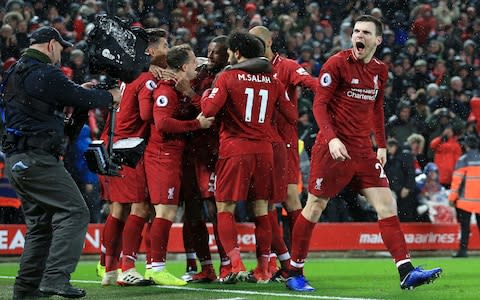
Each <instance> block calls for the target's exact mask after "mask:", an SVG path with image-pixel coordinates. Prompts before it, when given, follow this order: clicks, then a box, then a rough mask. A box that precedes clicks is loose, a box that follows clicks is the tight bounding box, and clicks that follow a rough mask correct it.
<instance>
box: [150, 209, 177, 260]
mask: <svg viewBox="0 0 480 300" xmlns="http://www.w3.org/2000/svg"><path fill="white" fill-rule="evenodd" d="M171 227H172V221H169V220H167V219H163V218H155V219H154V221H153V224H152V228H151V229H150V239H151V241H154V242H153V243H151V249H152V250H151V253H152V268H155V266H154V263H157V266H158V263H165V261H166V257H167V245H168V237H169V235H170V228H171Z"/></svg>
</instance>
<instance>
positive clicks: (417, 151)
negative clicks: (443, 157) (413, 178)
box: [405, 133, 427, 175]
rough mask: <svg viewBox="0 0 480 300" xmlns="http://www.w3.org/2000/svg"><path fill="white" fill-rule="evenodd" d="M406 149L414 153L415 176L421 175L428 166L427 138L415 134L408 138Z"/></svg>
mask: <svg viewBox="0 0 480 300" xmlns="http://www.w3.org/2000/svg"><path fill="white" fill-rule="evenodd" d="M405 147H409V148H410V152H411V153H412V156H413V165H414V168H415V175H420V174H421V173H422V172H423V171H422V170H423V168H424V167H425V165H426V164H427V157H426V155H425V138H424V137H423V135H421V134H418V133H414V134H412V135H410V136H409V137H408V138H407V142H406V144H405Z"/></svg>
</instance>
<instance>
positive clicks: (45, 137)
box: [2, 27, 120, 299]
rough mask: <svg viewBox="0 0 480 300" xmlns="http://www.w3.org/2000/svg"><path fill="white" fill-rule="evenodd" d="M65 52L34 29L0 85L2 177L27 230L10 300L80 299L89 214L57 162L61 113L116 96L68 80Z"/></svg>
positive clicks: (51, 32)
mask: <svg viewBox="0 0 480 300" xmlns="http://www.w3.org/2000/svg"><path fill="white" fill-rule="evenodd" d="M67 47H72V44H71V43H69V42H66V41H65V40H64V39H63V38H62V37H61V35H60V33H59V32H58V31H57V30H56V29H54V28H52V27H42V28H39V29H37V30H36V31H35V32H33V33H32V35H31V38H30V47H29V48H28V49H27V50H26V52H25V54H24V55H23V56H22V57H21V58H20V60H19V61H18V63H17V64H16V65H15V66H13V67H12V68H13V69H12V70H11V72H10V73H9V75H8V78H7V82H6V86H5V91H4V92H5V95H4V99H3V100H4V101H3V102H4V103H3V104H4V109H5V111H4V113H5V120H4V125H5V128H6V134H5V135H4V137H3V140H2V146H3V151H4V152H5V153H6V170H5V172H6V174H7V176H8V178H9V180H10V182H11V184H12V186H13V187H14V188H15V190H16V192H17V194H18V195H19V197H20V199H21V200H22V207H23V211H24V214H25V221H26V224H27V234H26V239H25V246H24V252H23V254H22V257H21V260H20V269H19V271H18V275H17V278H16V281H15V285H14V296H13V298H14V299H23V298H29V297H30V298H32V297H33V298H34V297H39V296H48V295H59V296H63V297H70V298H80V297H84V296H85V294H86V293H85V290H83V289H79V288H74V287H72V286H71V285H70V282H69V281H70V274H71V273H72V272H73V271H74V270H75V267H76V265H77V262H78V260H79V257H80V254H81V253H82V247H83V242H84V239H85V233H86V230H87V225H88V220H89V211H88V208H87V206H86V204H85V201H84V199H83V198H82V194H81V193H80V191H79V190H78V188H77V185H76V184H75V182H74V181H73V179H72V177H71V176H70V174H68V172H67V171H66V170H65V168H64V165H63V161H62V159H61V158H62V155H63V150H64V149H63V144H64V143H63V141H64V118H65V117H64V113H63V110H64V107H65V106H73V107H76V108H79V109H88V108H94V107H108V106H111V105H112V104H113V103H118V101H119V100H120V92H119V91H118V90H117V89H114V90H110V91H104V90H96V89H93V90H90V89H87V87H91V84H88V83H87V84H84V85H83V86H80V85H77V84H75V83H73V82H72V81H70V80H68V79H67V77H65V76H64V75H63V73H62V72H61V70H60V69H59V68H58V66H59V65H60V59H61V52H62V50H63V49H64V48H67Z"/></svg>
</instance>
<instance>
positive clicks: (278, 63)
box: [272, 54, 318, 148]
mask: <svg viewBox="0 0 480 300" xmlns="http://www.w3.org/2000/svg"><path fill="white" fill-rule="evenodd" d="M272 66H273V73H274V76H275V78H277V79H278V80H280V82H281V83H283V85H284V86H285V87H286V89H287V94H288V97H289V98H290V101H291V102H292V104H293V105H294V106H295V108H298V98H297V90H296V89H297V87H298V86H302V87H305V88H309V89H311V90H312V91H313V92H315V90H316V89H317V86H318V81H317V79H316V78H315V77H313V76H311V75H310V74H308V72H307V71H306V70H305V69H304V68H303V67H302V66H300V65H299V64H298V63H297V62H296V61H294V60H291V59H288V58H284V57H281V56H280V55H278V54H277V55H275V57H274V58H273V60H272ZM297 119H298V116H297ZM276 123H277V127H278V133H279V134H280V136H281V137H282V139H283V140H284V141H285V143H287V144H290V145H291V147H294V148H297V147H298V132H297V126H296V123H295V124H290V123H288V122H287V120H285V118H283V117H282V116H281V115H279V117H278V118H276Z"/></svg>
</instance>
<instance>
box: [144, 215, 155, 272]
mask: <svg viewBox="0 0 480 300" xmlns="http://www.w3.org/2000/svg"><path fill="white" fill-rule="evenodd" d="M152 223H153V221H151V222H148V223H146V224H145V231H144V232H143V239H144V240H145V264H146V265H147V266H148V268H151V267H152V248H151V241H150V229H151V228H152ZM148 268H147V269H148Z"/></svg>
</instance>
